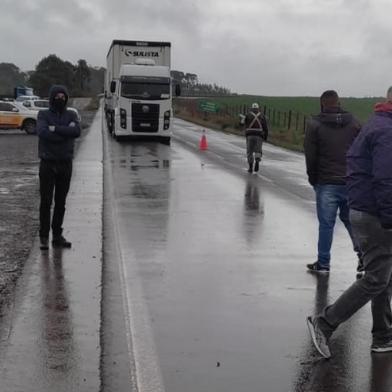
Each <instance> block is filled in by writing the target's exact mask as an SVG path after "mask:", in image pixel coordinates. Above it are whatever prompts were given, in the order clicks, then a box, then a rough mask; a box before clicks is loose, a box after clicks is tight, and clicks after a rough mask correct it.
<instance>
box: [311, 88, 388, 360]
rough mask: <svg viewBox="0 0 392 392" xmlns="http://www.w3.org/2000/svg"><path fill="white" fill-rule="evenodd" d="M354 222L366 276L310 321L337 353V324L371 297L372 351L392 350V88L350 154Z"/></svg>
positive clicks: (324, 349) (319, 341) (321, 347)
mask: <svg viewBox="0 0 392 392" xmlns="http://www.w3.org/2000/svg"><path fill="white" fill-rule="evenodd" d="M347 175H348V178H347V186H348V199H349V207H350V222H351V225H352V231H353V235H354V237H355V238H356V240H357V242H358V245H359V247H360V249H361V252H362V259H363V264H364V269H365V275H364V276H363V277H362V279H359V280H357V281H356V282H355V283H354V284H352V285H351V286H350V287H349V288H348V289H347V290H346V291H345V292H344V293H343V294H342V295H341V296H340V297H339V298H338V299H337V300H336V302H335V303H334V304H332V305H331V306H328V307H326V308H325V309H324V311H323V312H322V313H321V314H320V315H318V316H316V317H308V319H307V324H308V328H309V331H310V334H311V338H312V340H313V343H314V345H315V347H316V348H317V350H318V351H319V352H320V354H321V355H322V356H324V357H325V358H329V357H330V356H331V353H330V349H329V339H330V337H331V335H332V333H333V332H334V331H335V329H336V328H337V327H338V326H339V325H340V324H341V323H343V322H344V321H346V320H347V319H349V318H350V317H351V316H352V315H353V314H354V313H356V312H357V311H358V310H359V309H360V308H362V307H363V306H364V305H365V304H366V303H368V302H369V301H371V309H372V316H373V328H372V335H373V341H372V345H371V351H372V352H375V353H381V352H392V311H391V296H392V87H390V88H389V90H388V93H387V101H386V102H383V103H379V104H377V105H376V106H375V113H374V115H373V116H372V117H371V118H370V119H369V121H368V122H367V124H366V125H365V126H364V127H363V128H362V130H361V132H360V134H359V135H358V137H357V138H356V139H355V141H354V142H353V144H352V146H351V148H350V150H349V151H348V153H347Z"/></svg>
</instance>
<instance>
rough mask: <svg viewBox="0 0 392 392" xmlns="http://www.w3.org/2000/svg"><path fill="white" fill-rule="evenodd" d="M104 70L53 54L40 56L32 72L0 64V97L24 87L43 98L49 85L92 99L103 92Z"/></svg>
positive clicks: (82, 61)
mask: <svg viewBox="0 0 392 392" xmlns="http://www.w3.org/2000/svg"><path fill="white" fill-rule="evenodd" d="M104 75H105V68H103V67H94V66H91V65H88V64H87V62H86V60H83V59H80V60H78V62H77V63H76V64H72V63H71V62H69V61H64V60H62V59H61V58H59V57H58V56H56V55H55V54H50V55H49V56H47V57H44V58H43V59H42V60H40V62H39V63H38V64H37V66H36V67H35V70H33V71H27V72H23V71H21V70H20V69H19V68H18V67H17V66H16V65H15V64H12V63H0V96H3V97H13V95H14V88H15V87H17V86H21V85H22V86H27V87H31V88H33V90H34V93H35V94H36V95H39V96H42V97H45V96H47V95H48V92H49V88H50V86H51V85H53V84H62V85H65V86H66V87H67V89H68V90H69V93H70V95H71V96H74V97H83V96H94V95H97V94H99V93H102V92H103V84H104Z"/></svg>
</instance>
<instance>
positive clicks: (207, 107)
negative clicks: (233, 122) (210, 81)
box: [199, 101, 219, 113]
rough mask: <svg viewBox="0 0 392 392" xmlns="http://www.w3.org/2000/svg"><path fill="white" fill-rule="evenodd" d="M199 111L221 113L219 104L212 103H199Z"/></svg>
mask: <svg viewBox="0 0 392 392" xmlns="http://www.w3.org/2000/svg"><path fill="white" fill-rule="evenodd" d="M199 109H200V110H201V111H202V112H210V113H217V112H219V106H218V104H217V103H215V102H210V101H199Z"/></svg>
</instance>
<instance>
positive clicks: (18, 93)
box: [14, 86, 34, 99]
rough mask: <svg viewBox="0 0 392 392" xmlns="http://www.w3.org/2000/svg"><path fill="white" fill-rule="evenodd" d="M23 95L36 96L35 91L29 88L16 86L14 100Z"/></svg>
mask: <svg viewBox="0 0 392 392" xmlns="http://www.w3.org/2000/svg"><path fill="white" fill-rule="evenodd" d="M22 95H23V96H29V97H32V96H33V95H34V90H33V89H32V88H31V87H27V86H16V87H15V88H14V99H16V98H18V97H19V96H22Z"/></svg>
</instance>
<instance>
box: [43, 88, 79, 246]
mask: <svg viewBox="0 0 392 392" xmlns="http://www.w3.org/2000/svg"><path fill="white" fill-rule="evenodd" d="M67 102H68V92H67V89H66V88H65V87H64V86H60V85H54V86H52V88H51V89H50V92H49V109H48V110H41V111H39V113H38V121H37V134H38V137H39V143H38V152H39V157H40V159H41V162H40V167H39V180H40V196H41V203H40V229H39V236H40V248H41V249H42V250H46V249H48V248H49V232H50V227H52V245H53V246H54V247H60V248H70V247H71V245H72V244H71V243H70V242H69V241H67V240H66V239H65V238H64V237H63V234H62V233H63V228H62V225H63V220H64V213H65V201H66V197H67V194H68V190H69V186H70V182H71V176H72V159H73V155H74V140H75V139H76V138H77V137H79V136H80V124H79V121H78V119H77V115H76V113H75V112H74V111H71V110H67ZM53 195H54V209H53V217H52V220H51V205H52V200H53Z"/></svg>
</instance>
